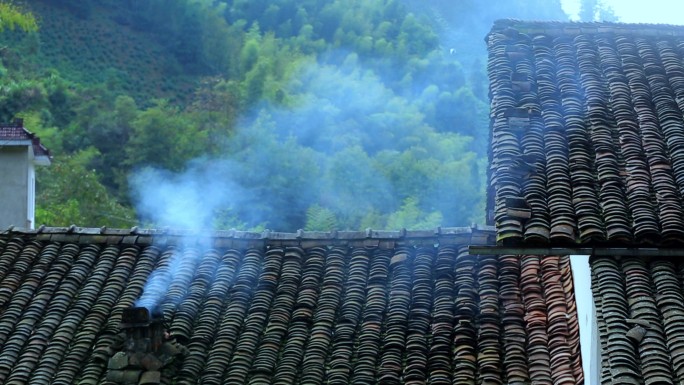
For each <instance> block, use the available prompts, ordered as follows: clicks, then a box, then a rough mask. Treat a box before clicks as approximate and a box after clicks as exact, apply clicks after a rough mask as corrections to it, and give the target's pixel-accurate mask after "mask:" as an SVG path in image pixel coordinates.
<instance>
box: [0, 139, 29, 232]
mask: <svg viewBox="0 0 684 385" xmlns="http://www.w3.org/2000/svg"><path fill="white" fill-rule="evenodd" d="M30 163H31V162H30V159H29V147H28V146H2V147H0V231H1V230H5V229H7V227H8V226H9V225H14V226H17V227H29V226H30V225H31V224H30V223H29V218H28V215H27V214H28V212H29V207H28V196H27V195H28V187H29V184H28V182H29V175H28V174H29V168H30Z"/></svg>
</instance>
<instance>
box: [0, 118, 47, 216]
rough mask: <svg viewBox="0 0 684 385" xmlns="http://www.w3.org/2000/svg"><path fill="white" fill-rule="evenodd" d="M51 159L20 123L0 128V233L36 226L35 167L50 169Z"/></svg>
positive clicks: (21, 122)
mask: <svg viewBox="0 0 684 385" xmlns="http://www.w3.org/2000/svg"><path fill="white" fill-rule="evenodd" d="M50 158H51V157H50V151H48V150H47V149H46V148H45V147H44V146H43V145H42V144H40V139H39V138H38V137H37V136H35V135H34V134H33V133H31V132H29V131H28V130H27V129H26V128H24V121H23V120H22V119H17V120H15V121H14V122H13V123H5V124H0V197H2V199H0V230H4V229H6V228H7V227H9V226H16V227H23V228H29V229H32V228H33V227H34V226H35V223H34V221H35V219H34V217H35V200H36V176H35V166H48V165H50Z"/></svg>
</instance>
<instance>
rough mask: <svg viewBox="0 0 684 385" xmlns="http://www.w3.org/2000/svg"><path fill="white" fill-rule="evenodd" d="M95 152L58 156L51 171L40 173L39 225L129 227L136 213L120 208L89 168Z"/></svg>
mask: <svg viewBox="0 0 684 385" xmlns="http://www.w3.org/2000/svg"><path fill="white" fill-rule="evenodd" d="M96 156H98V153H97V151H96V150H95V149H94V148H89V149H85V150H82V151H79V152H78V153H76V154H73V155H61V156H56V157H55V159H54V160H53V162H52V165H51V166H50V167H41V168H38V170H37V175H36V182H37V196H36V224H45V225H48V226H69V225H71V224H76V225H78V226H89V227H99V226H103V225H106V226H111V227H130V226H132V225H135V224H136V220H135V216H134V215H133V211H132V210H131V209H129V208H126V207H124V206H122V205H121V204H119V203H118V202H117V201H116V199H115V198H114V197H113V196H111V195H110V194H109V192H108V191H107V189H106V188H105V187H104V186H103V185H102V184H101V183H100V180H99V177H98V175H97V173H96V172H95V171H93V170H92V169H90V168H88V164H89V163H90V162H91V161H92V159H93V158H94V157H96Z"/></svg>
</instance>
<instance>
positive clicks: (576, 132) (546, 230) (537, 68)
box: [487, 23, 684, 244]
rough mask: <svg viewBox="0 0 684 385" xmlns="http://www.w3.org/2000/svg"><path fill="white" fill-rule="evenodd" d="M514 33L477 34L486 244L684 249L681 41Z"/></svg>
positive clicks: (502, 26)
mask: <svg viewBox="0 0 684 385" xmlns="http://www.w3.org/2000/svg"><path fill="white" fill-rule="evenodd" d="M570 26H571V25H570ZM516 28H519V29H515V28H511V27H510V26H508V25H506V23H499V24H497V25H495V27H494V29H493V30H492V32H491V33H490V35H489V36H488V39H487V42H488V46H489V63H488V71H489V77H490V95H491V113H490V117H491V148H490V161H491V164H490V174H489V175H490V190H489V193H488V209H489V210H490V212H491V213H492V217H491V218H492V219H493V221H494V222H495V224H496V226H497V233H498V234H497V235H498V237H497V240H498V242H499V243H501V244H520V243H528V244H530V243H548V242H554V243H566V244H570V243H576V242H581V243H595V242H604V241H608V242H613V243H621V244H624V242H634V243H637V244H642V243H648V244H673V243H682V242H684V210H683V206H682V199H683V197H684V160H683V159H684V118H683V116H684V115H683V111H684V99H683V97H684V72H683V70H684V68H683V65H682V63H683V62H684V38H683V37H681V34H679V36H676V35H675V36H662V35H661V36H657V37H655V36H652V35H651V36H649V35H648V34H644V36H643V37H642V36H639V34H636V33H635V34H619V33H596V32H594V33H591V34H590V33H582V32H580V30H579V29H578V30H576V31H574V32H573V33H567V34H565V33H553V34H551V33H539V32H538V31H539V30H538V29H537V30H536V32H533V31H535V25H532V24H531V26H530V29H529V30H526V29H525V28H524V26H523V27H520V26H517V27H516ZM672 28H674V29H677V27H672ZM678 30H679V31H680V32H681V30H682V28H679V29H678ZM673 35H674V34H673ZM680 155H682V156H680Z"/></svg>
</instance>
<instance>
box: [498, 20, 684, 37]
mask: <svg viewBox="0 0 684 385" xmlns="http://www.w3.org/2000/svg"><path fill="white" fill-rule="evenodd" d="M511 29H513V30H517V31H518V32H521V33H526V34H545V35H571V36H574V35H579V34H597V33H616V34H627V35H633V34H638V35H640V36H684V25H674V24H650V23H617V22H582V21H542V20H540V21H527V20H518V19H499V20H496V21H495V22H494V25H493V26H492V29H491V32H505V31H507V30H511Z"/></svg>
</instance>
